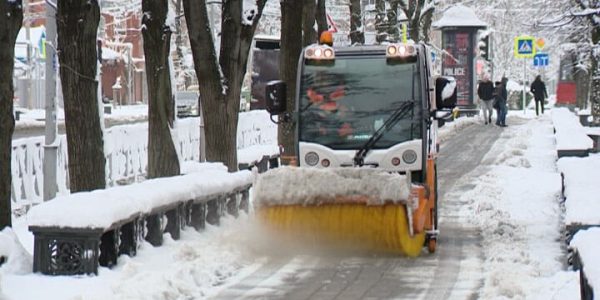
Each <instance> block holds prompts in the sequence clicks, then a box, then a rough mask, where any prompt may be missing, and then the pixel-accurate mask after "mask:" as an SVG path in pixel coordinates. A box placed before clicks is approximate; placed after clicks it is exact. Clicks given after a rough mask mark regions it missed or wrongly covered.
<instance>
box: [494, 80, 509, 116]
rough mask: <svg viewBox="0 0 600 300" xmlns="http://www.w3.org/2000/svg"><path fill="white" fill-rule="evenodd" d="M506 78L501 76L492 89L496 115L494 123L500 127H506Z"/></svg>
mask: <svg viewBox="0 0 600 300" xmlns="http://www.w3.org/2000/svg"><path fill="white" fill-rule="evenodd" d="M507 83H508V78H506V77H502V81H499V82H498V81H497V82H496V88H495V90H494V94H495V103H494V108H496V111H497V115H498V117H497V118H496V125H498V126H500V127H506V114H507V113H508V106H507V99H508V91H507V90H506V84H507Z"/></svg>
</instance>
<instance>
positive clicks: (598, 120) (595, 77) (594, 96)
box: [590, 23, 600, 126]
mask: <svg viewBox="0 0 600 300" xmlns="http://www.w3.org/2000/svg"><path fill="white" fill-rule="evenodd" d="M592 24H593V25H594V27H593V29H592V43H593V44H594V46H595V47H598V44H600V28H598V25H600V24H597V23H592ZM599 60H600V54H598V52H597V51H593V52H592V79H591V83H590V91H591V93H590V104H591V111H592V118H593V123H594V124H595V125H599V126H600V70H599V69H598V67H599V66H600V62H599Z"/></svg>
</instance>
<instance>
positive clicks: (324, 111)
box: [298, 57, 421, 149]
mask: <svg viewBox="0 0 600 300" xmlns="http://www.w3.org/2000/svg"><path fill="white" fill-rule="evenodd" d="M419 81H420V79H419V76H418V69H417V65H416V63H414V62H407V63H394V64H390V63H387V62H386V59H385V58H382V57H360V58H346V57H338V58H336V60H335V62H332V63H330V64H327V65H324V64H321V65H310V64H306V65H304V68H303V74H302V78H301V83H300V104H299V105H300V107H299V111H300V113H299V123H298V124H299V125H298V126H299V127H298V130H299V138H300V141H302V142H312V143H318V144H322V145H324V146H327V147H330V148H332V149H359V148H361V147H362V146H363V145H364V143H365V142H367V141H368V140H369V139H370V138H371V136H372V135H373V134H374V133H375V131H377V129H378V128H379V127H381V126H382V125H383V124H384V123H385V122H386V120H387V119H388V118H389V117H390V116H391V115H392V114H393V113H394V111H395V110H397V109H398V108H399V107H400V106H401V104H402V102H406V101H415V102H414V105H413V108H412V111H411V112H410V113H409V114H407V116H406V117H405V118H403V119H402V120H400V121H399V122H397V123H396V124H395V126H394V127H393V128H391V129H390V130H388V131H386V132H385V133H384V134H383V136H382V138H381V139H380V140H379V141H378V142H377V144H375V146H374V147H373V149H384V148H389V147H391V146H393V145H395V144H398V143H402V142H405V141H408V140H412V139H417V138H420V135H421V122H420V121H419V120H418V118H416V117H417V116H419V111H420V109H421V104H420V103H421V95H420V93H421V90H420V88H419V86H420V82H419Z"/></svg>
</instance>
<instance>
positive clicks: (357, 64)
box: [253, 43, 456, 257]
mask: <svg viewBox="0 0 600 300" xmlns="http://www.w3.org/2000/svg"><path fill="white" fill-rule="evenodd" d="M431 62H432V60H431V50H430V49H429V46H427V45H425V44H423V43H418V44H415V43H395V44H389V45H377V46H358V47H343V48H333V47H331V46H329V45H324V44H314V45H311V46H308V47H306V48H305V49H303V51H302V54H301V57H300V60H299V65H298V78H297V89H296V91H294V92H295V99H296V101H295V109H294V112H293V113H292V114H286V113H285V111H286V105H285V101H286V85H285V83H283V82H281V81H273V82H270V83H269V84H268V85H267V87H266V94H267V95H266V99H267V106H268V108H267V110H268V111H269V112H270V113H271V115H272V119H273V116H275V115H277V116H278V121H277V122H293V123H294V124H295V141H296V143H295V146H296V149H295V153H296V157H295V159H296V163H297V166H287V167H281V168H276V169H272V170H269V171H268V172H266V173H264V174H261V175H260V176H259V177H258V179H257V182H256V184H255V187H254V191H253V203H254V207H255V211H256V214H257V217H258V219H259V220H260V221H261V222H264V223H265V224H267V227H268V228H272V229H275V230H278V231H283V232H284V233H285V234H286V235H287V236H293V237H301V238H303V239H304V240H306V241H310V242H317V243H320V242H324V243H330V242H333V243H335V244H341V245H344V247H345V246H350V247H354V246H358V247H359V248H366V249H368V250H369V251H370V250H375V251H382V252H389V253H394V254H404V255H407V256H413V257H414V256H417V255H419V254H420V253H421V252H422V250H423V248H424V247H426V248H428V250H429V251H430V252H434V251H435V248H436V242H437V235H438V228H437V218H438V216H437V205H438V204H437V178H436V157H437V151H438V144H437V129H438V123H441V122H443V120H444V118H445V117H448V115H450V113H451V110H452V109H453V108H454V106H455V103H456V83H455V81H454V79H453V78H448V77H437V78H434V77H433V75H432V69H431Z"/></svg>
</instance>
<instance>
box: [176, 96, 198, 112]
mask: <svg viewBox="0 0 600 300" xmlns="http://www.w3.org/2000/svg"><path fill="white" fill-rule="evenodd" d="M198 95H199V94H198V92H197V91H177V92H176V93H175V103H176V105H177V117H179V118H185V117H197V116H198V111H199V110H198Z"/></svg>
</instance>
